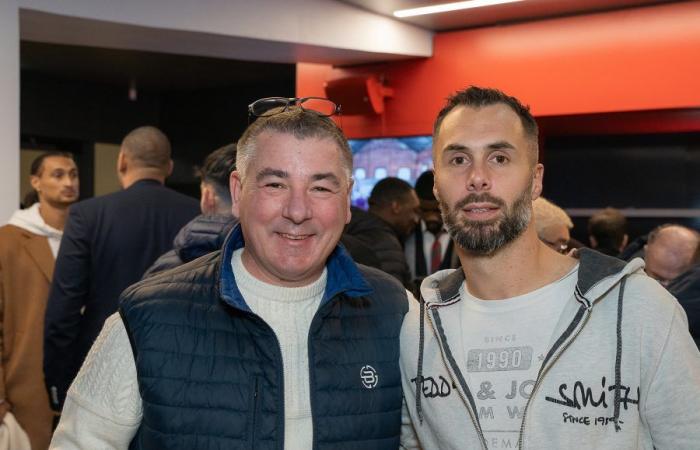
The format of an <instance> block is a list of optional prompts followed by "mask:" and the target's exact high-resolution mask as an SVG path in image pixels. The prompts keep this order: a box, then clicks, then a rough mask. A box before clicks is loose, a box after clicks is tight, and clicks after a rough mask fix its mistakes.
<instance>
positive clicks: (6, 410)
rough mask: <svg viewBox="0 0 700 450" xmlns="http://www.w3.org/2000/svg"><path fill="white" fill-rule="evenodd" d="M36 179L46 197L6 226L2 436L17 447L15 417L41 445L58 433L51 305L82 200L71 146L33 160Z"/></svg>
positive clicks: (1, 296) (1, 281)
mask: <svg viewBox="0 0 700 450" xmlns="http://www.w3.org/2000/svg"><path fill="white" fill-rule="evenodd" d="M30 181H31V185H32V188H33V189H34V191H35V193H36V197H37V199H38V201H37V202H36V203H34V204H33V205H31V206H29V207H27V208H26V209H21V210H18V211H16V212H15V213H14V214H13V215H12V217H11V218H10V220H9V223H8V224H7V225H5V226H2V227H0V326H2V330H1V333H0V347H2V363H0V375H1V376H0V399H2V401H1V402H0V420H1V421H2V422H3V423H4V424H3V425H2V426H0V443H2V442H3V439H4V438H5V437H7V439H9V440H10V441H9V442H10V445H9V448H12V449H17V450H20V449H23V448H25V447H23V446H22V445H21V442H18V441H17V440H16V439H17V436H21V435H22V433H17V432H16V430H15V431H14V432H10V430H8V429H7V427H12V424H16V423H18V424H19V426H20V427H21V429H22V430H24V432H26V435H27V436H28V438H29V442H30V443H31V448H32V449H33V450H42V449H46V448H48V446H49V441H50V440H51V430H52V421H53V417H54V413H53V412H52V411H51V408H50V407H49V399H48V395H47V392H46V387H45V385H44V374H43V369H42V355H43V351H42V346H43V336H44V311H45V310H46V301H47V298H48V295H49V287H50V285H51V278H52V276H53V269H54V263H55V261H56V254H57V253H58V248H59V245H60V242H61V235H62V234H63V225H64V223H65V221H66V217H67V216H68V207H69V206H70V205H71V204H72V203H74V202H75V201H76V200H77V199H78V190H79V189H78V188H79V181H78V169H77V167H76V165H75V161H73V157H72V156H71V155H70V154H69V153H62V152H48V153H44V154H42V155H40V156H39V157H37V158H36V159H35V160H34V161H33V163H32V165H31V172H30ZM13 418H14V419H16V421H14V420H13ZM25 440H26V437H25ZM0 445H1V444H0Z"/></svg>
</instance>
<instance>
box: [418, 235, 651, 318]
mask: <svg viewBox="0 0 700 450" xmlns="http://www.w3.org/2000/svg"><path fill="white" fill-rule="evenodd" d="M642 269H644V261H643V260H642V259H641V258H635V259H633V260H632V261H630V262H626V261H622V260H621V259H618V258H614V257H612V256H607V255H604V254H602V253H599V252H597V251H595V250H591V249H588V248H582V249H580V250H579V269H578V282H577V284H576V295H577V298H578V300H579V301H582V302H583V303H585V304H586V306H587V307H591V306H592V305H593V303H594V302H595V300H597V299H598V298H600V297H601V296H603V295H604V294H605V293H607V292H608V291H609V290H610V289H612V288H613V287H615V286H616V285H617V284H618V283H619V282H620V280H622V278H624V277H625V276H627V275H630V274H632V273H635V272H639V271H641V270H642ZM464 280H465V276H464V271H463V270H461V269H447V270H441V271H439V272H436V273H435V274H433V275H431V276H429V277H427V278H426V279H425V280H423V283H422V284H421V296H422V297H423V298H424V299H425V303H426V306H428V307H430V305H431V304H445V303H448V302H454V301H456V300H458V299H459V288H460V287H461V286H462V283H463V282H464Z"/></svg>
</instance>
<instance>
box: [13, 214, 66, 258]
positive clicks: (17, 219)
mask: <svg viewBox="0 0 700 450" xmlns="http://www.w3.org/2000/svg"><path fill="white" fill-rule="evenodd" d="M8 223H9V224H10V225H14V226H16V227H19V228H22V229H23V230H27V231H29V232H30V233H34V234H36V235H39V236H43V237H45V238H47V239H48V241H49V246H50V247H51V252H52V253H53V257H54V258H56V255H57V254H58V248H59V246H60V244H61V237H62V236H63V231H61V230H57V229H55V228H54V227H52V226H50V225H47V224H46V222H44V219H43V218H42V217H41V214H39V202H37V203H34V204H33V205H32V206H30V207H29V208H26V209H20V210H17V211H15V212H14V214H12V217H10V220H9V222H8Z"/></svg>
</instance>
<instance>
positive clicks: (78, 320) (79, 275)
mask: <svg viewBox="0 0 700 450" xmlns="http://www.w3.org/2000/svg"><path fill="white" fill-rule="evenodd" d="M172 169H173V161H172V159H171V148H170V141H169V139H168V138H167V136H165V134H163V133H162V132H161V131H160V130H159V129H157V128H155V127H150V126H146V127H139V128H136V129H135V130H133V131H131V132H130V133H128V134H127V135H126V137H124V139H123V141H122V144H121V148H120V151H119V157H118V159H117V173H118V176H119V180H120V182H121V185H122V187H123V190H121V191H118V192H114V193H111V194H108V195H103V196H100V197H94V198H91V199H88V200H85V201H82V202H80V203H76V204H75V205H73V207H71V209H70V213H69V215H68V219H67V221H66V228H65V232H64V234H63V238H62V241H61V251H60V252H59V253H58V258H57V260H56V271H55V274H54V277H53V281H52V284H51V291H50V294H49V301H48V304H47V305H46V319H45V327H44V328H45V335H44V377H45V380H46V386H47V388H48V390H49V400H50V402H51V406H52V408H53V409H54V410H55V411H60V410H61V408H62V407H63V401H64V399H65V395H66V391H67V390H68V386H70V383H71V382H72V381H73V378H75V376H76V374H77V373H78V370H79V369H80V366H81V364H82V362H83V360H84V359H85V356H86V355H87V352H88V350H89V349H90V347H91V346H92V343H93V342H94V340H95V338H96V337H97V335H98V334H99V332H100V330H101V329H102V325H103V324H104V321H105V320H106V319H107V317H109V316H110V315H112V314H113V313H114V312H115V311H116V310H117V301H118V299H119V294H121V292H122V291H123V290H124V289H125V288H126V287H127V286H129V285H131V284H133V283H135V282H136V281H138V280H140V279H141V277H142V276H143V273H144V272H145V271H146V269H147V268H148V267H149V266H150V265H151V264H153V262H154V261H155V260H156V258H158V256H160V255H162V254H163V253H165V252H166V251H167V250H169V249H170V248H171V247H172V243H173V238H175V235H176V234H177V232H178V231H179V230H180V228H182V227H183V226H184V225H185V224H186V223H187V222H189V221H190V220H191V219H192V218H193V217H194V216H196V215H197V214H199V204H198V203H197V201H196V200H195V199H193V198H192V197H188V196H185V195H183V194H180V193H178V192H175V191H173V190H172V189H169V188H166V187H165V186H164V183H165V179H166V178H167V177H168V176H169V175H170V174H171V173H172Z"/></svg>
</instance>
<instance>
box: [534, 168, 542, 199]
mask: <svg viewBox="0 0 700 450" xmlns="http://www.w3.org/2000/svg"><path fill="white" fill-rule="evenodd" d="M543 178H544V166H543V165H542V164H540V163H537V165H535V170H533V174H532V200H533V201H534V200H536V199H537V197H539V196H540V195H542V179H543Z"/></svg>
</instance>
